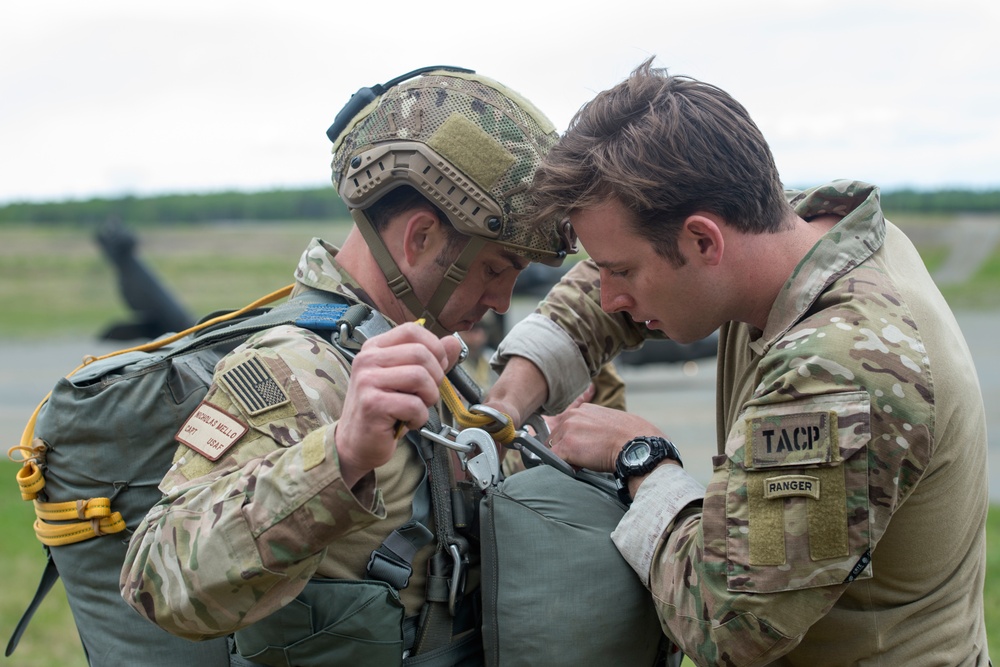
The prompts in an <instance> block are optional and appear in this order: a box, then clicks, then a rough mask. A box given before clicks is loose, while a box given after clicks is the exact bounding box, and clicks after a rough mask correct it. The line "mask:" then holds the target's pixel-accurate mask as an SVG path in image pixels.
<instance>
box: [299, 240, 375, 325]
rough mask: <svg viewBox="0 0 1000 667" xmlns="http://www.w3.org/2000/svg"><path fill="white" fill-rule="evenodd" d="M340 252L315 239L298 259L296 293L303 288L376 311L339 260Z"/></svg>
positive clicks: (328, 244)
mask: <svg viewBox="0 0 1000 667" xmlns="http://www.w3.org/2000/svg"><path fill="white" fill-rule="evenodd" d="M338 252H340V249H339V248H338V247H337V246H335V245H333V244H331V243H327V242H326V241H324V240H322V239H318V238H314V239H313V240H312V241H310V243H309V245H308V247H306V249H305V251H304V252H303V253H302V256H301V257H300V258H299V264H298V266H296V267H295V282H296V283H298V284H297V285H296V286H295V291H294V293H296V294H298V293H299V292H301V291H303V288H309V289H314V290H322V291H324V292H333V293H334V294H342V295H344V296H346V297H347V298H349V299H351V300H352V301H361V302H363V303H366V304H367V305H369V306H371V307H372V308H374V307H375V305H374V303H373V302H372V301H371V299H370V298H369V297H368V294H367V293H366V292H365V290H364V289H362V287H361V285H360V284H358V282H357V281H356V280H355V279H354V278H353V277H352V276H351V274H349V273H348V272H347V270H346V269H344V267H342V266H341V265H340V264H339V263H338V262H337V260H336V256H337V253H338Z"/></svg>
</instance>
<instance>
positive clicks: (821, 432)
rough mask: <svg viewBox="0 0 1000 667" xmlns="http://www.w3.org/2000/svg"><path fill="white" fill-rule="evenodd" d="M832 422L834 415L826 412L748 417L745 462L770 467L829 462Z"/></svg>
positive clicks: (833, 437) (833, 440)
mask: <svg viewBox="0 0 1000 667" xmlns="http://www.w3.org/2000/svg"><path fill="white" fill-rule="evenodd" d="M831 422H832V425H831ZM836 423H837V421H836V414H835V413H829V412H800V413H797V414H791V415H769V416H765V417H756V418H754V419H748V420H747V435H748V436H749V437H748V439H747V440H748V445H749V446H748V447H747V448H746V465H747V467H749V468H773V467H781V466H788V465H805V464H814V463H829V462H831V461H833V460H834V455H833V453H834V451H836V449H835V446H836Z"/></svg>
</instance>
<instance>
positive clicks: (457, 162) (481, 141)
mask: <svg viewBox="0 0 1000 667" xmlns="http://www.w3.org/2000/svg"><path fill="white" fill-rule="evenodd" d="M427 145H428V146H430V147H431V148H433V149H434V150H435V151H437V152H438V153H439V154H440V155H441V156H442V157H443V158H445V159H446V160H448V161H449V162H451V163H452V164H453V165H454V166H455V167H457V168H458V169H460V170H461V171H462V173H463V174H465V175H466V176H468V177H469V178H470V179H472V180H473V181H475V182H476V183H478V184H479V185H480V187H483V188H485V189H487V190H488V189H490V188H492V187H493V186H494V185H495V184H496V182H497V181H498V180H499V179H500V177H501V176H503V175H504V173H506V171H507V170H508V169H510V167H511V165H513V164H514V161H515V158H514V156H513V155H511V153H510V151H508V150H507V149H506V148H504V147H503V146H501V145H500V144H499V143H498V142H497V141H496V140H495V139H494V138H493V137H491V136H490V135H489V134H487V133H486V132H485V131H483V130H482V128H480V127H478V126H477V125H476V124H475V123H473V122H472V121H471V120H469V119H468V118H466V117H465V116H463V115H461V114H459V113H453V114H451V116H449V117H448V119H447V120H446V121H445V122H444V123H442V124H441V127H439V128H438V129H437V131H436V132H434V134H433V135H432V136H431V137H430V138H429V139H428V140H427Z"/></svg>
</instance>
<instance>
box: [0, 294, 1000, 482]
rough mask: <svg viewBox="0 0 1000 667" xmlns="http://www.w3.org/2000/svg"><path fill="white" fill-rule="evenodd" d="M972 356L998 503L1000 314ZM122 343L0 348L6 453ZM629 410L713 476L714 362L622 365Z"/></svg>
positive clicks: (971, 324)
mask: <svg viewBox="0 0 1000 667" xmlns="http://www.w3.org/2000/svg"><path fill="white" fill-rule="evenodd" d="M958 320H959V324H960V325H961V326H962V329H963V331H964V332H965V336H966V339H967V340H968V342H969V347H970V348H971V350H972V353H973V357H974V358H975V361H976V367H977V371H978V374H979V381H980V384H981V386H982V389H983V397H984V400H985V403H986V413H987V420H988V423H987V427H988V433H989V446H990V452H989V453H990V464H989V474H990V496H991V498H992V499H993V500H994V501H995V502H1000V410H997V406H998V405H1000V346H997V345H996V342H995V338H996V335H997V331H998V330H1000V313H993V312H989V313H986V312H966V313H959V314H958ZM119 347H121V345H118V344H114V343H106V342H105V343H99V342H95V341H88V340H68V341H44V342H32V341H18V342H11V341H2V342H0V441H2V443H3V445H4V447H3V451H6V450H7V449H8V448H10V447H11V446H13V445H16V444H18V442H19V441H20V437H21V432H22V431H23V429H24V425H25V423H26V422H27V420H28V417H29V416H30V415H31V412H32V410H33V409H34V408H35V406H36V405H37V404H38V402H39V401H40V400H41V399H42V397H43V396H45V394H46V393H47V392H48V391H49V390H50V389H51V388H52V387H53V385H54V384H55V382H56V381H57V380H58V378H59V377H60V376H62V375H65V374H67V373H68V372H69V371H71V370H73V368H75V367H76V366H77V365H78V364H79V363H80V362H81V360H82V359H83V357H84V355H88V354H93V355H99V354H104V353H107V352H110V351H112V350H115V349H118V348H119ZM621 374H622V376H623V378H624V379H625V381H626V383H627V385H628V393H627V400H628V407H629V410H630V411H631V412H635V413H636V414H640V415H642V416H643V417H645V418H646V419H648V420H649V421H651V422H653V423H654V424H656V425H657V426H659V427H660V429H662V430H663V431H664V432H665V433H667V434H668V435H669V436H670V437H671V438H672V439H673V440H674V441H675V442H676V443H677V445H678V446H679V447H680V449H681V452H682V454H683V455H684V464H685V467H686V468H687V469H688V471H689V472H691V473H692V475H694V477H696V478H697V479H698V480H700V481H702V482H703V483H706V482H707V481H708V479H709V477H710V476H711V457H712V455H713V454H714V453H715V450H716V436H715V360H714V359H702V360H699V361H697V362H688V363H687V364H650V365H645V366H622V367H621Z"/></svg>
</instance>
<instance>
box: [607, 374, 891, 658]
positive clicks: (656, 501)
mask: <svg viewBox="0 0 1000 667" xmlns="http://www.w3.org/2000/svg"><path fill="white" fill-rule="evenodd" d="M868 411H869V403H868V394H867V393H866V392H864V391H860V392H858V391H854V392H838V393H833V394H828V395H818V396H810V397H808V398H803V399H800V400H796V401H787V402H784V403H781V404H777V405H766V406H753V407H749V408H747V409H746V410H745V411H744V413H743V415H741V418H740V419H739V420H738V422H737V424H736V425H735V426H734V427H733V429H732V431H731V432H730V435H729V438H728V440H727V448H726V454H725V455H721V456H718V457H715V459H714V461H713V465H714V473H713V477H712V479H711V481H710V483H709V486H708V489H707V491H706V493H705V498H704V502H703V507H702V509H701V511H700V512H691V511H686V512H681V513H680V514H679V516H680V518H678V519H676V520H675V514H676V513H675V514H669V513H668V514H667V515H664V516H662V517H661V519H660V520H659V522H658V523H657V522H656V521H654V520H652V519H649V518H648V517H656V516H657V515H658V514H660V515H663V514H664V513H663V508H666V507H675V508H676V507H678V506H679V505H680V504H682V503H683V502H684V501H686V498H681V499H680V500H678V495H679V494H680V490H681V489H682V488H683V485H682V484H681V483H680V482H682V481H683V480H678V479H677V477H678V475H679V474H680V471H674V470H669V469H670V468H672V467H671V466H661V468H658V469H657V470H656V471H655V472H654V474H653V475H651V476H650V477H649V478H648V479H647V480H646V481H645V482H644V483H643V485H642V486H641V487H640V488H639V491H638V493H637V494H636V499H635V503H634V504H633V505H632V507H631V508H630V509H629V511H628V513H627V514H626V517H625V519H623V521H622V522H621V524H620V525H619V527H618V529H617V530H616V531H615V534H614V535H613V539H614V541H615V543H616V545H618V547H619V549H620V550H621V551H622V554H623V556H624V557H625V558H626V560H628V561H629V562H630V563H631V564H632V566H633V568H635V569H636V571H637V573H638V574H639V576H640V577H641V578H642V579H643V581H645V582H646V583H647V585H648V586H649V588H650V591H651V592H652V594H653V598H654V600H655V602H656V605H657V609H658V612H659V614H660V619H661V622H662V624H663V627H664V629H665V631H666V633H667V634H668V635H669V636H670V637H671V639H672V640H673V641H674V642H675V643H677V645H678V646H680V647H681V648H682V650H684V652H685V653H686V654H687V655H689V656H691V658H692V659H693V660H694V661H695V662H696V663H697V664H734V665H758V664H769V663H770V662H772V661H773V660H775V659H776V658H778V657H780V656H781V655H783V654H785V653H787V652H788V651H790V650H791V649H792V648H794V647H795V646H796V645H797V644H798V643H799V641H800V640H801V639H802V637H803V636H804V634H805V633H806V631H807V630H808V629H809V628H810V627H811V626H812V625H813V624H814V623H816V622H817V621H818V620H819V619H821V618H822V617H823V616H825V615H826V614H827V613H828V612H829V610H830V608H831V607H832V606H833V605H834V603H835V602H836V601H837V599H838V598H839V597H840V595H841V594H842V593H843V591H844V590H845V588H846V586H847V585H848V584H849V582H851V581H854V580H855V579H866V578H870V577H871V572H872V570H871V568H870V567H869V564H870V560H871V553H872V551H873V549H874V542H875V540H874V539H873V538H874V534H875V533H876V531H874V530H873V527H872V525H871V524H870V519H869V517H870V512H869V500H868V473H869V471H868V464H869V457H868V453H867V449H868V446H869V442H870V439H871V438H870V432H869V429H868V425H867V418H868ZM663 468H666V469H668V470H667V472H674V473H676V474H674V475H673V476H672V477H669V476H667V475H660V474H659V473H661V472H662V470H661V469H663ZM633 513H637V515H638V517H639V518H643V517H646V518H645V520H644V521H640V520H638V519H637V520H634V521H630V520H629V519H630V515H632V514H633Z"/></svg>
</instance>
